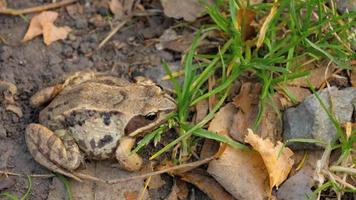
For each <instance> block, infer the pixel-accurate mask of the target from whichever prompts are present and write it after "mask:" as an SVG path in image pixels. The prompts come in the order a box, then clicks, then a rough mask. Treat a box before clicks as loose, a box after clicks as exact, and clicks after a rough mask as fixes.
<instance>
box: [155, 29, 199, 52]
mask: <svg viewBox="0 0 356 200" xmlns="http://www.w3.org/2000/svg"><path fill="white" fill-rule="evenodd" d="M193 37H194V36H193V34H188V33H186V34H184V35H178V34H177V32H176V31H175V30H173V29H167V30H165V31H164V32H163V34H162V35H161V36H160V37H159V39H158V40H159V43H157V44H156V45H155V47H156V49H158V50H164V49H168V50H172V51H176V52H185V51H186V50H187V49H188V48H189V47H190V45H191V43H192V41H193Z"/></svg>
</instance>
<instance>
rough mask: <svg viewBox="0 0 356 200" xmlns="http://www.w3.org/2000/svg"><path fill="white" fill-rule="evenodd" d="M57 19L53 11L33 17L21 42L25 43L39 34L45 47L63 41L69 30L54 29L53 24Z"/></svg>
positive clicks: (63, 28) (67, 28) (62, 28)
mask: <svg viewBox="0 0 356 200" xmlns="http://www.w3.org/2000/svg"><path fill="white" fill-rule="evenodd" d="M57 17H58V13H56V12H53V11H45V12H42V13H40V14H38V15H36V16H34V17H33V18H32V19H31V22H30V26H29V28H28V30H27V32H26V34H25V36H24V38H23V39H22V41H23V42H27V41H29V40H31V39H33V38H34V37H36V36H39V35H41V34H43V39H44V42H45V44H46V45H50V44H51V43H52V42H54V41H56V40H60V39H65V38H66V37H67V35H68V33H69V32H70V31H71V29H70V28H69V27H56V26H55V25H54V24H53V23H54V21H55V20H56V19H57Z"/></svg>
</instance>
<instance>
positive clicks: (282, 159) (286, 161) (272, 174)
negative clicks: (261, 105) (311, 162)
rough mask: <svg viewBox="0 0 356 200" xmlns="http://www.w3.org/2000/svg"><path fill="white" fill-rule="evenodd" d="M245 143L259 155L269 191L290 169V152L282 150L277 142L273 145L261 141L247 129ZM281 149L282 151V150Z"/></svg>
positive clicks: (281, 144)
mask: <svg viewBox="0 0 356 200" xmlns="http://www.w3.org/2000/svg"><path fill="white" fill-rule="evenodd" d="M245 141H246V142H247V143H249V144H251V146H252V147H253V148H254V149H255V150H256V151H257V152H259V154H260V155H261V157H262V159H263V162H264V163H265V165H266V168H267V170H268V174H269V185H270V191H272V188H273V187H274V186H277V187H278V186H279V185H280V184H281V183H282V182H283V181H284V180H285V179H286V178H287V177H288V174H289V172H290V170H291V169H292V166H293V163H294V160H293V159H292V158H291V157H292V156H293V152H292V150H290V149H289V148H288V147H284V148H283V143H281V142H279V141H278V142H277V145H274V144H273V143H272V142H271V141H270V140H269V139H262V138H260V137H259V136H258V135H256V134H254V133H253V132H252V130H251V129H249V131H248V134H247V135H246V137H245ZM282 148H283V150H282Z"/></svg>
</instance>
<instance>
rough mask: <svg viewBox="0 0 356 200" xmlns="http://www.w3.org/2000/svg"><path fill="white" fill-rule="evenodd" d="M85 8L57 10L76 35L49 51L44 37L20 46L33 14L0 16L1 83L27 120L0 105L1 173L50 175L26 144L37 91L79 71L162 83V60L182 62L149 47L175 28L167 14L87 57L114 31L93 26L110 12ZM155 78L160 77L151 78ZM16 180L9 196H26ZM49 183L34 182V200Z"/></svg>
mask: <svg viewBox="0 0 356 200" xmlns="http://www.w3.org/2000/svg"><path fill="white" fill-rule="evenodd" d="M50 2H51V1H49V0H28V1H23V0H11V1H8V7H11V8H27V7H32V6H35V5H42V4H44V3H50ZM81 4H82V5H84V6H83V7H84V10H83V11H84V13H83V14H82V15H80V16H74V17H73V16H70V15H69V14H68V12H67V11H66V9H65V8H60V9H56V11H57V12H58V13H59V18H58V19H57V20H56V22H55V23H56V24H58V25H60V26H64V25H66V26H69V27H71V28H72V32H71V33H70V36H69V38H68V39H66V40H64V41H57V42H55V43H53V44H51V45H50V46H46V45H45V44H44V43H43V40H42V38H41V37H37V38H35V39H34V40H31V41H29V42H27V43H25V44H23V43H21V40H22V38H23V36H24V34H25V32H26V30H27V28H28V24H29V22H28V21H27V20H29V19H30V18H31V17H32V16H33V14H30V15H26V16H24V17H14V16H5V15H1V16H0V36H1V37H2V39H3V40H4V41H6V44H5V43H4V42H0V80H5V81H8V82H11V83H13V84H15V85H16V86H17V89H18V92H17V98H16V102H17V103H18V105H19V106H20V107H21V109H22V112H23V117H19V116H17V115H16V114H14V113H12V112H9V111H5V108H4V107H3V106H0V152H1V154H0V170H7V171H11V172H16V173H21V174H46V173H49V172H48V171H47V170H46V169H45V168H43V167H41V166H40V165H39V164H37V163H36V162H35V161H34V160H33V159H32V157H31V156H30V154H29V152H28V150H27V147H26V144H25V139H24V129H25V127H26V125H27V124H29V123H31V122H36V121H37V117H38V112H39V109H34V108H31V107H30V106H29V97H30V96H31V95H32V94H33V93H34V92H35V91H37V90H38V89H40V88H43V87H44V86H48V85H50V83H51V82H53V81H54V80H56V79H57V78H58V77H61V76H64V75H66V74H69V73H71V72H74V71H79V70H95V71H110V72H111V73H112V74H113V75H116V76H120V77H125V78H131V77H132V76H133V75H137V74H144V73H142V72H144V71H145V70H146V71H148V72H150V74H149V75H150V76H151V78H159V77H158V76H159V75H160V73H161V72H162V70H161V69H158V68H159V67H160V66H159V65H160V62H161V60H162V59H165V60H166V61H167V62H179V61H180V57H179V56H177V54H175V53H172V52H168V51H162V50H156V48H155V46H154V45H152V44H149V43H147V41H149V40H151V39H154V38H157V37H159V36H160V35H161V34H162V33H163V31H164V30H165V29H166V28H167V27H169V26H172V25H173V24H174V23H175V21H174V20H172V19H169V18H166V17H165V16H163V14H159V15H155V16H149V17H139V18H135V19H133V20H131V21H130V22H128V24H127V25H126V26H125V27H124V28H122V29H121V30H120V31H119V33H118V34H116V35H115V36H114V37H113V38H112V39H111V40H110V41H109V42H108V43H107V44H106V45H105V46H104V47H103V48H102V49H100V50H99V51H96V52H95V53H94V54H92V55H90V56H88V54H90V53H91V52H93V50H95V48H97V46H98V44H99V43H100V42H101V40H102V39H104V38H105V37H106V35H107V34H108V33H109V32H110V30H111V29H110V25H109V23H108V21H107V20H104V21H101V22H97V21H95V20H96V17H98V16H99V15H100V16H101V17H102V18H103V19H106V18H107V17H108V14H109V10H108V9H107V8H103V7H98V6H97V5H94V4H93V3H92V2H91V1H81ZM142 4H143V5H149V6H150V7H151V8H158V9H160V4H159V1H142ZM147 69H148V70H147ZM157 71H159V72H160V73H157ZM154 75H156V77H152V76H154ZM12 178H13V179H14V180H15V182H16V183H15V185H14V186H12V187H11V188H10V189H8V190H6V191H8V192H10V193H13V194H17V195H21V194H24V193H25V192H26V188H27V182H26V178H24V177H20V178H19V177H17V178H15V177H12ZM166 178H167V179H170V178H169V177H166ZM170 182H172V180H170ZM167 183H169V181H168V182H167ZM51 184H52V180H51V179H49V178H34V179H33V186H32V191H31V197H30V199H36V200H37V199H38V200H41V199H47V196H48V192H49V189H50V188H51V187H53V186H52V185H51ZM171 184H172V183H170V184H168V185H167V187H164V188H163V190H165V191H163V192H162V191H159V192H157V193H156V194H152V195H153V196H154V198H152V199H163V198H164V195H167V194H168V193H169V190H170V185H171ZM158 194H161V195H158ZM155 195H156V196H155ZM198 196H199V195H198ZM200 199H207V197H206V196H202V197H201V198H200Z"/></svg>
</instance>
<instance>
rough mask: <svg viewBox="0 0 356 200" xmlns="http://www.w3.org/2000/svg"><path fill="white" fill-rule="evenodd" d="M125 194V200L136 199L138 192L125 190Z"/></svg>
mask: <svg viewBox="0 0 356 200" xmlns="http://www.w3.org/2000/svg"><path fill="white" fill-rule="evenodd" d="M124 196H125V200H137V198H138V192H137V191H134V192H125V193H124Z"/></svg>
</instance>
